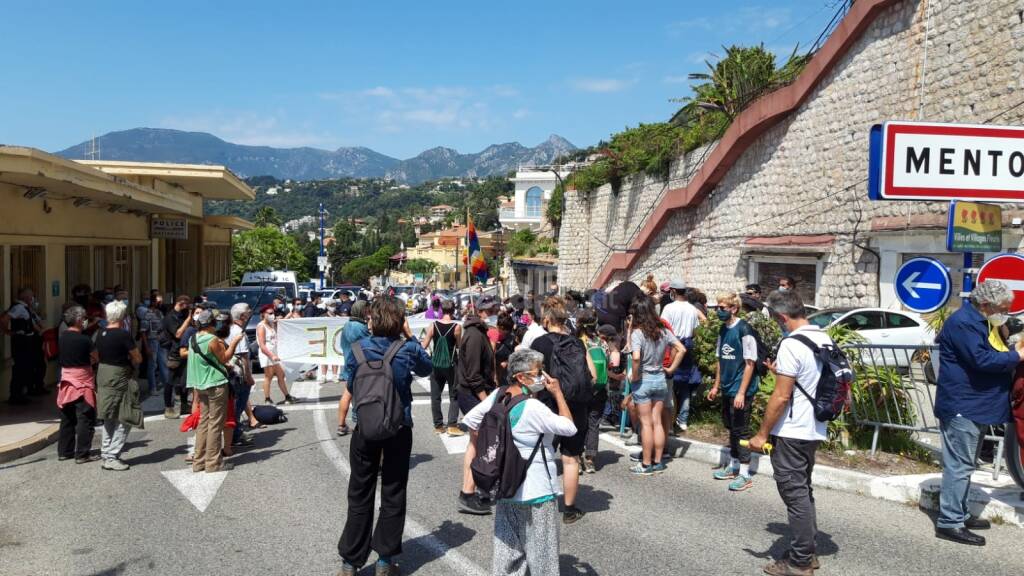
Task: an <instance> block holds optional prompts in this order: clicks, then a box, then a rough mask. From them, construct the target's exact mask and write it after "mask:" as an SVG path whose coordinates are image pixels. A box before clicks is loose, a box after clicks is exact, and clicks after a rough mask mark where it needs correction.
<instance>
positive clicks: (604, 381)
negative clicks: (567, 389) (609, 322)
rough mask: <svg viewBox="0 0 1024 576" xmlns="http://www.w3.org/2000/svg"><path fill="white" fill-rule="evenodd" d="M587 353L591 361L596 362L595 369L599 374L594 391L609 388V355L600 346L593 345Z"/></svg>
mask: <svg viewBox="0 0 1024 576" xmlns="http://www.w3.org/2000/svg"><path fill="white" fill-rule="evenodd" d="M587 352H588V353H589V354H590V359H591V360H593V361H594V369H595V371H596V372H597V380H595V381H594V390H604V389H605V387H607V386H608V355H607V354H605V352H604V348H602V347H601V346H600V345H591V346H590V347H588V349H587Z"/></svg>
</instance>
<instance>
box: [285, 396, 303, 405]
mask: <svg viewBox="0 0 1024 576" xmlns="http://www.w3.org/2000/svg"><path fill="white" fill-rule="evenodd" d="M284 403H285V404H298V403H299V401H298V400H296V399H295V397H294V396H292V395H291V394H288V395H287V396H285V397H284Z"/></svg>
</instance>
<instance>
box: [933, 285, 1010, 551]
mask: <svg viewBox="0 0 1024 576" xmlns="http://www.w3.org/2000/svg"><path fill="white" fill-rule="evenodd" d="M1012 302H1013V292H1011V291H1010V289H1009V288H1008V287H1007V286H1006V284H1004V283H1002V282H1000V281H998V280H988V281H986V282H982V283H981V284H979V285H978V286H977V287H976V288H975V289H974V291H973V292H971V305H966V304H965V305H964V306H962V307H961V308H960V309H959V310H957V311H956V312H954V313H953V315H951V316H950V317H949V319H948V320H946V322H945V324H944V325H943V326H942V331H941V332H940V333H939V337H938V339H937V344H938V345H939V360H940V363H939V383H938V387H937V392H936V396H935V417H936V418H938V419H939V426H940V431H941V434H942V492H941V494H940V497H939V518H938V522H937V523H936V528H935V535H936V536H937V537H939V538H942V539H944V540H951V541H953V542H958V543H961V544H970V545H973V546H984V545H985V538H984V537H982V536H979V535H978V534H975V533H973V532H971V531H970V528H988V527H989V522H988V520H982V519H979V518H971V516H970V514H969V513H968V510H967V497H968V494H969V493H970V489H971V474H972V473H973V472H974V461H975V456H976V455H977V451H978V445H979V443H980V441H981V437H982V436H983V435H984V433H985V429H986V428H987V427H988V426H993V425H999V424H1003V423H1005V422H1008V421H1009V420H1010V388H1011V386H1012V384H1013V371H1014V368H1016V366H1017V364H1018V363H1019V362H1020V361H1021V360H1022V359H1024V352H1022V349H1024V342H1022V343H1020V344H1018V345H1017V348H1016V349H1015V350H1008V349H1007V347H1006V345H1005V344H1003V341H1002V339H1001V338H1000V336H999V327H1000V326H1002V325H1003V324H1005V323H1006V318H1007V310H1008V309H1009V307H1010V304H1011V303H1012Z"/></svg>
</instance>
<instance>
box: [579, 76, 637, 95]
mask: <svg viewBox="0 0 1024 576" xmlns="http://www.w3.org/2000/svg"><path fill="white" fill-rule="evenodd" d="M633 83H634V81H633V80H621V79H618V78H574V79H572V80H570V81H569V84H570V85H571V86H572V87H573V88H575V89H576V90H579V91H580V92H597V93H606V92H621V91H622V90H625V89H626V88H629V87H630V86H632V85H633Z"/></svg>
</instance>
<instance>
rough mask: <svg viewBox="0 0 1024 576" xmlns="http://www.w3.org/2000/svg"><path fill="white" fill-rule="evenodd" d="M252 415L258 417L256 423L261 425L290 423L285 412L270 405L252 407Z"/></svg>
mask: <svg viewBox="0 0 1024 576" xmlns="http://www.w3.org/2000/svg"><path fill="white" fill-rule="evenodd" d="M252 415H253V416H255V417H256V421H257V422H259V423H260V424H280V423H282V422H287V421H288V417H287V416H285V414H284V410H281V409H280V408H278V407H277V406H270V405H268V404H257V405H254V406H253V407H252Z"/></svg>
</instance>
